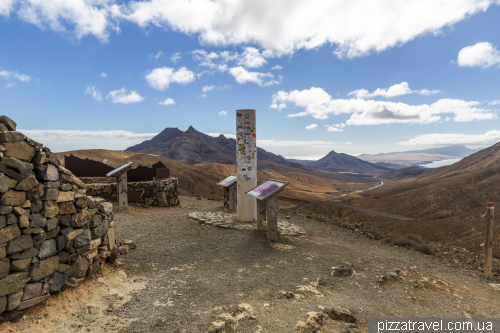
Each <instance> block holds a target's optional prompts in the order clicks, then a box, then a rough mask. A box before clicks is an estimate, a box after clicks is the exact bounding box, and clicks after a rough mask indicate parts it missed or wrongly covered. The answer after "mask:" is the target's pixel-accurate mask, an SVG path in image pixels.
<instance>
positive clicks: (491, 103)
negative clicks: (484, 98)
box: [490, 99, 500, 105]
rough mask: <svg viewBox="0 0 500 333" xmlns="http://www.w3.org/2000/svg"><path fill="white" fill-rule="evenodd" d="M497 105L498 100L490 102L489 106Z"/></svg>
mask: <svg viewBox="0 0 500 333" xmlns="http://www.w3.org/2000/svg"><path fill="white" fill-rule="evenodd" d="M497 104H500V99H499V100H496V101H491V102H490V105H497Z"/></svg>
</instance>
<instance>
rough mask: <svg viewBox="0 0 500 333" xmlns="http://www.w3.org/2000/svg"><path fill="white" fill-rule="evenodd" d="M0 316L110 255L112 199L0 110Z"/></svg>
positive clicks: (91, 271)
mask: <svg viewBox="0 0 500 333" xmlns="http://www.w3.org/2000/svg"><path fill="white" fill-rule="evenodd" d="M0 150H1V152H0V322H1V321H4V320H11V319H13V318H17V317H19V316H21V315H22V313H23V312H24V311H25V310H26V309H28V308H29V307H31V306H33V305H35V304H38V303H41V302H43V301H45V300H47V299H48V298H49V297H50V295H51V294H54V293H59V292H61V291H64V290H65V289H66V288H67V287H74V286H76V285H78V283H79V282H80V281H81V280H83V279H84V278H85V277H88V276H93V275H95V274H96V272H98V271H99V270H100V269H101V266H102V265H103V264H104V262H105V261H108V262H113V261H114V260H115V259H116V255H117V247H116V242H115V233H114V228H113V227H114V222H113V207H112V204H111V203H109V202H105V200H104V199H103V198H94V197H91V196H88V195H87V185H86V184H84V183H83V182H82V181H81V180H80V179H78V178H77V177H75V176H74V175H73V174H72V173H71V172H70V171H69V170H67V169H65V168H63V167H62V166H61V165H60V161H59V160H58V158H57V156H56V154H55V153H52V152H51V151H50V149H48V148H46V147H43V145H42V144H40V143H38V142H35V141H33V140H31V139H29V138H27V137H26V136H24V135H23V134H22V133H20V132H17V131H16V124H15V123H14V122H13V121H12V120H11V119H9V118H8V117H6V116H2V117H0Z"/></svg>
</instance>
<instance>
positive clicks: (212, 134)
mask: <svg viewBox="0 0 500 333" xmlns="http://www.w3.org/2000/svg"><path fill="white" fill-rule="evenodd" d="M205 134H206V135H210V136H212V137H214V138H216V137H218V136H220V135H221V134H222V133H205ZM222 135H224V136H225V137H226V138H229V139H236V135H234V134H222Z"/></svg>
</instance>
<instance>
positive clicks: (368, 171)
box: [307, 150, 391, 175]
mask: <svg viewBox="0 0 500 333" xmlns="http://www.w3.org/2000/svg"><path fill="white" fill-rule="evenodd" d="M307 166H308V167H311V168H313V169H316V170H321V171H328V172H343V173H352V174H362V175H378V174H381V173H383V172H386V171H389V170H391V169H389V168H386V167H382V166H378V165H375V164H372V163H370V162H366V161H363V160H360V159H359V158H357V157H354V156H351V155H347V154H343V153H340V154H339V153H336V152H334V151H333V150H332V151H331V152H329V153H328V154H327V155H326V156H325V157H323V158H322V159H320V160H317V161H312V162H309V163H307Z"/></svg>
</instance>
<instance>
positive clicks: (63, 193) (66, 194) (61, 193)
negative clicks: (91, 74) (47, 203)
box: [57, 191, 75, 202]
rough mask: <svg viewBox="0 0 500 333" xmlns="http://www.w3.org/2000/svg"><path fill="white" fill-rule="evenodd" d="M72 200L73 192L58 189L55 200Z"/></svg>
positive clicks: (73, 198)
mask: <svg viewBox="0 0 500 333" xmlns="http://www.w3.org/2000/svg"><path fill="white" fill-rule="evenodd" d="M74 200H75V192H71V191H67V192H66V191H59V195H58V197H57V202H65V201H74Z"/></svg>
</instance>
